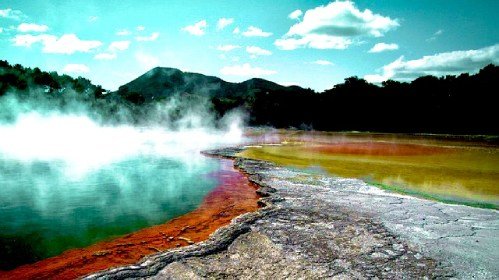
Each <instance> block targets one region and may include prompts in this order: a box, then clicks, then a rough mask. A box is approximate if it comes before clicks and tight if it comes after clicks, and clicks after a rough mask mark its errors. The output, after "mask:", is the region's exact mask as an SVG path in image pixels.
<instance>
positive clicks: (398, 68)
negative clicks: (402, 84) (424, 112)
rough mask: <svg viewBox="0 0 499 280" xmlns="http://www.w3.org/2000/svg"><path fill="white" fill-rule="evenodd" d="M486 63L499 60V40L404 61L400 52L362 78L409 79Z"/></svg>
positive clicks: (453, 72) (469, 69)
mask: <svg viewBox="0 0 499 280" xmlns="http://www.w3.org/2000/svg"><path fill="white" fill-rule="evenodd" d="M488 64H496V65H497V64H499V44H496V45H493V46H490V47H485V48H482V49H477V50H467V51H452V52H445V53H439V54H435V55H429V56H423V57H422V58H420V59H415V60H407V61H406V60H404V57H403V56H401V57H400V58H398V59H397V60H395V61H394V62H392V63H390V64H388V65H385V66H383V67H382V69H381V70H382V73H381V74H373V75H366V76H364V78H365V79H366V80H367V81H369V82H372V83H380V82H382V81H386V80H388V79H393V80H398V81H411V80H413V79H415V78H417V77H420V76H425V75H434V76H443V75H457V74H460V73H476V72H478V70H480V69H481V68H483V67H484V66H486V65H488Z"/></svg>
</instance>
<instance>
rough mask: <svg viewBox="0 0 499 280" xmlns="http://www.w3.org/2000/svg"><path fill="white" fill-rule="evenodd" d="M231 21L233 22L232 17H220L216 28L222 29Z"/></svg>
mask: <svg viewBox="0 0 499 280" xmlns="http://www.w3.org/2000/svg"><path fill="white" fill-rule="evenodd" d="M232 23H234V19H233V18H221V19H219V20H218V22H217V30H222V29H224V28H225V27H227V26H229V25H231V24H232Z"/></svg>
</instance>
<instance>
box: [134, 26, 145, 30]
mask: <svg viewBox="0 0 499 280" xmlns="http://www.w3.org/2000/svg"><path fill="white" fill-rule="evenodd" d="M135 30H137V31H144V30H146V28H145V27H144V26H143V25H139V26H137V27H135Z"/></svg>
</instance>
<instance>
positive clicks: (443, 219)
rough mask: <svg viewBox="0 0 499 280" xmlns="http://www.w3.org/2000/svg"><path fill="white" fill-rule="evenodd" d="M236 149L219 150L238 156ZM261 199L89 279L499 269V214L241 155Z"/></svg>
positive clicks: (480, 273)
mask: <svg viewBox="0 0 499 280" xmlns="http://www.w3.org/2000/svg"><path fill="white" fill-rule="evenodd" d="M237 151H238V150H237V149H226V150H221V151H220V150H219V151H212V152H211V154H215V155H222V156H229V157H232V156H233V155H234V154H235V153H236V152H237ZM236 165H237V166H238V167H239V168H240V169H241V170H243V171H244V172H246V173H248V174H249V175H250V180H252V181H254V182H255V183H257V184H259V185H260V186H261V188H260V189H259V192H260V194H261V195H262V196H263V198H262V199H261V204H262V206H264V207H262V208H260V209H259V210H258V211H256V212H253V213H248V214H244V215H242V216H240V217H238V218H236V219H234V220H233V222H232V223H231V224H230V225H229V226H227V227H224V228H221V229H219V230H218V231H216V232H215V233H214V234H213V235H212V236H211V238H210V239H209V240H208V241H205V242H202V243H199V244H194V245H191V246H188V247H184V248H179V249H177V250H172V251H167V252H163V253H158V254H157V255H155V256H153V257H149V258H147V259H146V260H144V261H143V262H142V263H140V264H137V265H135V266H128V267H122V268H117V269H112V270H108V271H104V272H101V273H98V274H94V275H90V276H88V277H87V278H88V279H99V278H103V279H124V278H152V279H206V278H208V279H219V278H228V279H234V278H238V279H269V278H273V279H325V278H327V279H367V278H379V279H414V278H418V279H419V278H422V279H425V278H427V279H430V278H448V277H456V278H460V279H469V278H476V279H497V278H499V268H498V266H497V265H496V263H497V262H498V260H499V236H498V230H499V214H498V211H495V210H485V209H477V208H471V207H467V206H457V205H447V204H442V203H437V202H432V201H427V200H422V199H417V198H412V197H407V196H401V195H397V194H393V193H389V192H386V191H382V190H379V189H377V188H375V187H372V186H370V185H367V184H365V183H364V182H362V181H360V180H355V179H344V178H335V177H330V176H325V175H322V174H317V173H312V172H304V171H296V170H290V169H287V168H282V167H277V166H275V165H273V164H271V163H268V162H262V161H254V160H246V159H237V160H236Z"/></svg>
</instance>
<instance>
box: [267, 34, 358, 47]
mask: <svg viewBox="0 0 499 280" xmlns="http://www.w3.org/2000/svg"><path fill="white" fill-rule="evenodd" d="M352 42H353V41H352V40H351V39H347V38H342V37H336V36H328V35H319V34H309V35H306V36H304V37H301V38H285V39H277V40H276V41H275V42H274V45H276V46H277V47H278V48H279V49H281V50H294V49H297V48H300V47H304V46H308V47H310V48H314V49H338V50H342V49H346V48H348V46H349V45H350V44H352Z"/></svg>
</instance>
